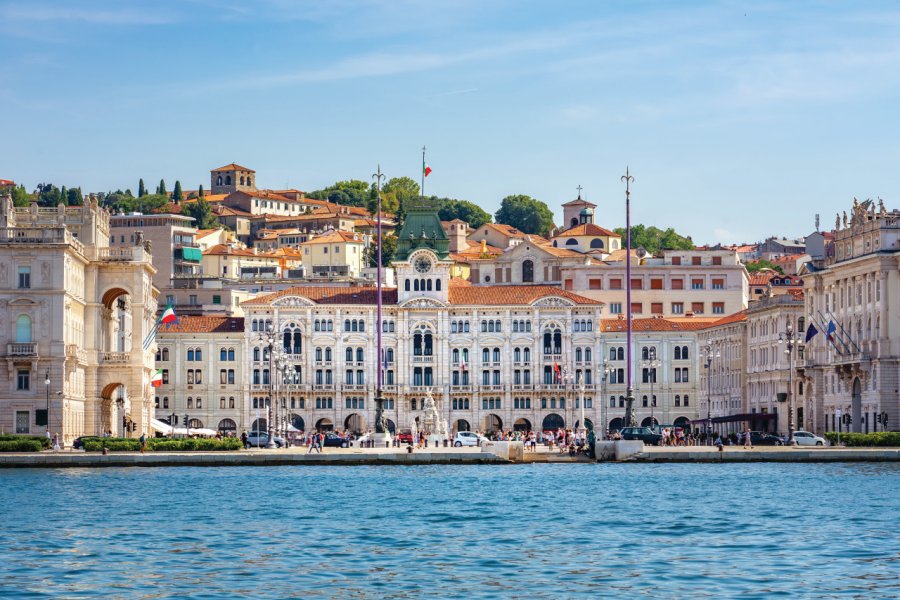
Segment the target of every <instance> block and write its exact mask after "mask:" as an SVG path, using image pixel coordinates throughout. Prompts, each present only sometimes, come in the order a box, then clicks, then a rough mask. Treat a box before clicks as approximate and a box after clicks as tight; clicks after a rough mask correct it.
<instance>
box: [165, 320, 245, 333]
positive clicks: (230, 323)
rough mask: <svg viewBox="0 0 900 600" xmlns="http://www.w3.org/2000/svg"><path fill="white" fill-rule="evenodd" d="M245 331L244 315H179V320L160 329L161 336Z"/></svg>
mask: <svg viewBox="0 0 900 600" xmlns="http://www.w3.org/2000/svg"><path fill="white" fill-rule="evenodd" d="M243 331H244V319H243V317H214V316H203V317H193V316H184V317H178V321H176V322H175V323H173V324H172V325H170V326H168V327H166V326H165V325H163V326H162V327H161V328H160V330H159V335H160V336H165V335H166V334H167V333H229V332H233V333H242V332H243Z"/></svg>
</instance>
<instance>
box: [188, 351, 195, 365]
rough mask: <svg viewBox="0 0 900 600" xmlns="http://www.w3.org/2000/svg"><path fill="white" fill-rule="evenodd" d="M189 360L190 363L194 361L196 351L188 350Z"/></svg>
mask: <svg viewBox="0 0 900 600" xmlns="http://www.w3.org/2000/svg"><path fill="white" fill-rule="evenodd" d="M187 359H188V362H192V361H193V360H194V349H193V348H188V351H187Z"/></svg>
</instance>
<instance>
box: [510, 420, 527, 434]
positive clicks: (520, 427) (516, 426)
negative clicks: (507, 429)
mask: <svg viewBox="0 0 900 600" xmlns="http://www.w3.org/2000/svg"><path fill="white" fill-rule="evenodd" d="M513 430H514V431H531V421H529V420H528V419H516V422H515V423H513Z"/></svg>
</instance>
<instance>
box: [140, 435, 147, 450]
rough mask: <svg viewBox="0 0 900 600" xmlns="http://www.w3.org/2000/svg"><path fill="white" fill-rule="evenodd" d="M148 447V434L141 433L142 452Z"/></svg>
mask: <svg viewBox="0 0 900 600" xmlns="http://www.w3.org/2000/svg"><path fill="white" fill-rule="evenodd" d="M146 449H147V434H146V433H141V454H143V453H144V450H146Z"/></svg>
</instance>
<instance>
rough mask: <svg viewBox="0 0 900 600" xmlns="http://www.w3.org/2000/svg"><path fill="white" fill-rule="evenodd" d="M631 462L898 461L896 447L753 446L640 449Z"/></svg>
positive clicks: (899, 452) (899, 459)
mask: <svg viewBox="0 0 900 600" xmlns="http://www.w3.org/2000/svg"><path fill="white" fill-rule="evenodd" d="M625 460H627V461H632V462H654V463H663V462H669V463H683V462H691V463H697V462H706V463H724V462H740V463H746V462H810V463H811V462H900V448H812V447H800V448H790V447H787V448H785V447H765V448H760V447H756V448H753V449H747V450H744V449H743V448H742V447H740V446H733V447H728V448H725V449H724V450H722V451H721V452H720V451H719V450H718V449H716V448H709V447H688V448H658V447H652V446H645V447H644V449H643V450H642V451H640V452H638V453H636V454H633V455H632V456H630V457H627V458H625Z"/></svg>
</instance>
